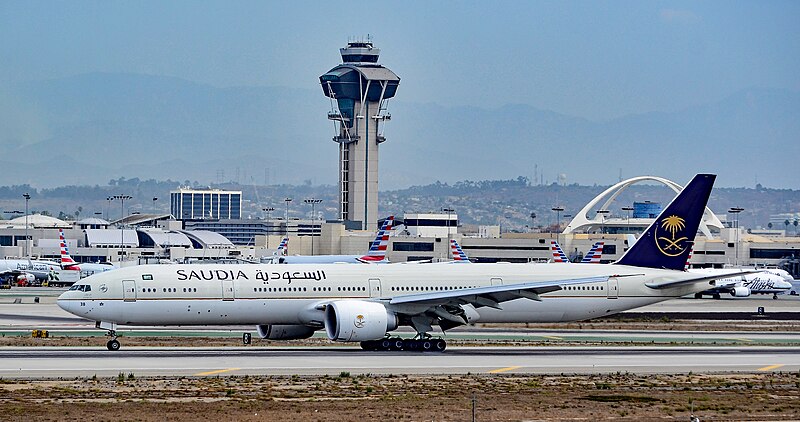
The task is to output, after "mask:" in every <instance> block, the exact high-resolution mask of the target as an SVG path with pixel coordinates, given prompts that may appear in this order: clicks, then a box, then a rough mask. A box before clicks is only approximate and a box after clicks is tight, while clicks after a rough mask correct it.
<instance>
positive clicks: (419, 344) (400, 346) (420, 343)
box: [361, 337, 447, 352]
mask: <svg viewBox="0 0 800 422" xmlns="http://www.w3.org/2000/svg"><path fill="white" fill-rule="evenodd" d="M361 348H362V349H364V350H371V351H383V352H386V351H409V352H444V349H446V348H447V342H446V341H444V340H443V339H440V338H438V339H432V338H422V339H416V338H414V339H410V338H405V339H404V338H399V337H386V338H384V339H382V340H367V341H362V342H361Z"/></svg>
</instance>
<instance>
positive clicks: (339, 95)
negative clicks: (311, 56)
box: [319, 39, 400, 230]
mask: <svg viewBox="0 0 800 422" xmlns="http://www.w3.org/2000/svg"><path fill="white" fill-rule="evenodd" d="M339 51H340V52H341V54H342V64H340V65H338V66H336V67H334V68H333V69H331V70H329V71H328V72H327V73H325V74H324V75H322V76H320V77H319V81H320V84H321V85H322V92H323V93H324V94H325V96H326V97H328V98H330V99H331V111H330V112H329V113H328V119H329V120H332V121H333V122H334V130H335V136H334V137H333V141H334V142H336V143H338V144H339V218H341V219H342V220H344V221H345V222H350V224H349V226H350V227H356V228H361V229H362V230H368V229H373V228H374V226H375V225H376V224H377V222H378V145H380V144H381V143H383V142H385V141H386V138H385V137H384V136H383V127H384V125H385V123H386V121H387V120H390V119H391V115H390V114H389V113H388V112H387V110H386V106H387V102H388V100H389V99H390V98H392V97H394V94H395V92H397V86H398V84H399V83H400V78H399V77H398V76H397V75H396V74H395V73H394V72H392V71H391V70H389V69H387V68H385V67H383V66H381V65H379V64H378V55H380V49H377V48H375V47H373V45H372V40H370V39H367V40H366V41H352V42H348V43H347V47H344V48H340V49H339Z"/></svg>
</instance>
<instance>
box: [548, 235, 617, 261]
mask: <svg viewBox="0 0 800 422" xmlns="http://www.w3.org/2000/svg"><path fill="white" fill-rule="evenodd" d="M604 244H605V242H596V243H595V244H594V245H592V248H591V249H589V252H586V255H584V256H583V259H581V262H580V263H581V264H599V263H600V258H602V256H603V245H604ZM550 250H551V251H552V252H553V262H558V263H565V264H569V263H570V262H571V261H570V260H569V258H567V254H565V253H564V250H563V249H561V246H559V244H558V242H556V241H555V240H551V241H550Z"/></svg>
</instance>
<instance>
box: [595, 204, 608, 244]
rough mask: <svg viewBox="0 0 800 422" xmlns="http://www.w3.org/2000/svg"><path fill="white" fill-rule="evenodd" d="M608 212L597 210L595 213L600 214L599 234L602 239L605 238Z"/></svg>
mask: <svg viewBox="0 0 800 422" xmlns="http://www.w3.org/2000/svg"><path fill="white" fill-rule="evenodd" d="M609 212H610V211H609V210H597V213H598V214H600V217H601V220H600V233H601V234H602V237H603V239H605V236H606V214H608V213H609Z"/></svg>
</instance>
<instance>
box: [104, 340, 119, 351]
mask: <svg viewBox="0 0 800 422" xmlns="http://www.w3.org/2000/svg"><path fill="white" fill-rule="evenodd" d="M106 347H107V348H108V350H111V351H113V352H116V351H117V350H119V348H120V344H119V341H117V339H113V340H109V341H108V343H106Z"/></svg>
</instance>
